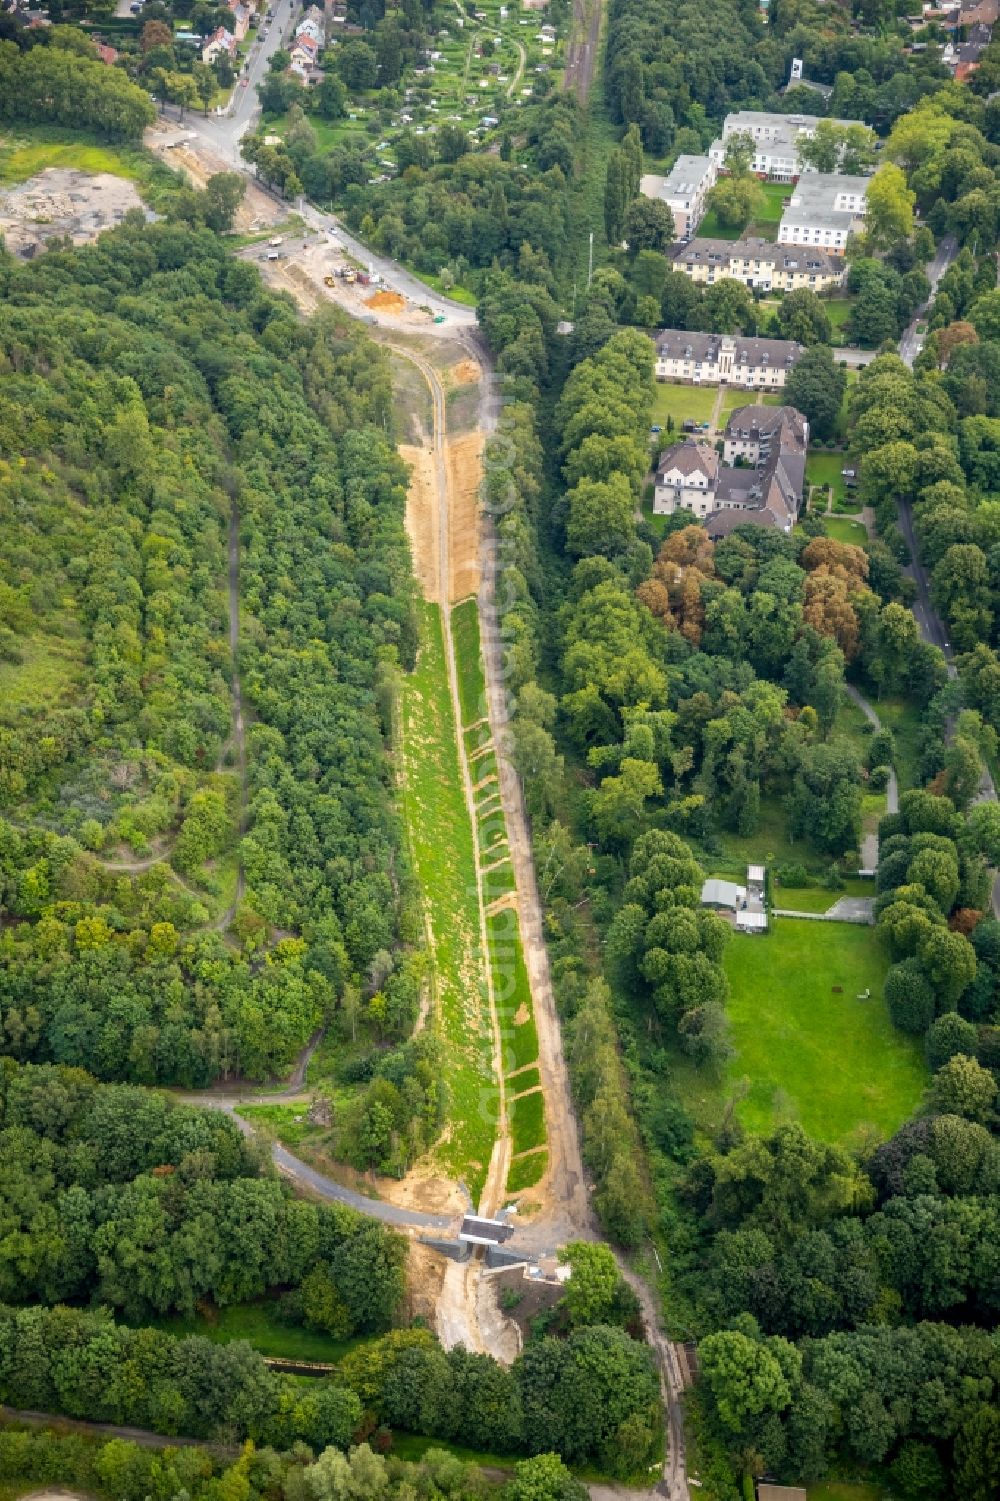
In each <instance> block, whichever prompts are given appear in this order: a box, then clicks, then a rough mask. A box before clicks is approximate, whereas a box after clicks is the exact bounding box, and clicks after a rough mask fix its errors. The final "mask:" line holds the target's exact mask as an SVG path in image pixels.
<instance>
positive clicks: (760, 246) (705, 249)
mask: <svg viewBox="0 0 1000 1501" xmlns="http://www.w3.org/2000/svg"><path fill="white" fill-rule="evenodd" d="M673 258H674V263H675V264H678V265H683V266H689V265H690V266H702V265H707V266H713V265H720V266H721V265H725V266H728V265H730V264H731V263H732V262H733V261H747V260H752V261H759V262H760V263H761V264H764V265H769V266H774V267H776V268H777V269H778V270H780V271H814V272H815V271H819V272H823V271H826V272H837V273H838V274H839V273H840V272H841V271H842V270H843V260H842V258H841V257H840V256H833V255H831V254H830V253H829V251H827V250H821V249H818V248H817V249H812V248H810V247H805V248H802V247H799V246H790V245H775V244H774V243H773V241H771V240H762V239H758V238H756V237H750V238H749V239H745V240H710V239H706V238H699V239H694V240H692V241H691V242H690V244H688V245H678V246H677V247H676V248H675V250H674V255H673Z"/></svg>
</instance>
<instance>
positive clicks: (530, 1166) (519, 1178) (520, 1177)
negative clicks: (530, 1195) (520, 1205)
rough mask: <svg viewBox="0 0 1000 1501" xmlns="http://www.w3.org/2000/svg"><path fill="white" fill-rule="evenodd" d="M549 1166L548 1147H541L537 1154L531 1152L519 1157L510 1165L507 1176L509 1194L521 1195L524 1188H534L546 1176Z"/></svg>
mask: <svg viewBox="0 0 1000 1501" xmlns="http://www.w3.org/2000/svg"><path fill="white" fill-rule="evenodd" d="M548 1165H549V1150H548V1147H540V1148H539V1149H538V1151H536V1152H530V1153H529V1154H528V1155H527V1156H525V1157H519V1158H518V1159H517V1161H516V1162H512V1163H511V1165H510V1171H509V1172H508V1174H507V1192H508V1193H509V1194H516V1193H520V1192H521V1190H522V1189H524V1188H534V1186H535V1184H536V1183H538V1182H539V1181H540V1180H541V1179H542V1177H543V1176H544V1174H545V1169H546V1168H547V1167H548Z"/></svg>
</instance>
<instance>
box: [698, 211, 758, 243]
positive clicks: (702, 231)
mask: <svg viewBox="0 0 1000 1501" xmlns="http://www.w3.org/2000/svg"><path fill="white" fill-rule="evenodd" d="M697 233H698V235H699V236H704V237H707V238H708V239H711V240H738V239H739V237H740V235H741V234H743V233H744V231H743V230H742V229H734V228H733V226H732V225H731V224H720V223H719V217H718V215H717V214H716V212H715V209H714V208H710V209H709V211H708V213H707V214H706V215H705V217H704V219H702V221H701V223H700V224H699V225H698V230H697ZM746 233H749V231H746Z"/></svg>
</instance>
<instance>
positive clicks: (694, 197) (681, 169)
mask: <svg viewBox="0 0 1000 1501" xmlns="http://www.w3.org/2000/svg"><path fill="white" fill-rule="evenodd" d="M718 175H719V170H718V168H717V167H716V165H715V163H714V162H713V161H712V160H711V159H710V158H709V157H707V156H679V157H678V158H677V160H676V161H675V162H674V165H673V167H672V168H671V169H670V173H669V175H668V176H667V177H659V176H657V175H656V174H655V173H653V172H648V173H646V175H645V176H644V177H643V179H642V182H641V184H640V190H641V192H642V193H643V194H644V195H645V197H647V198H659V199H660V200H661V202H663V203H665V204H666V205H667V207H668V208H669V209H670V212H671V213H672V214H673V216H674V233H675V234H676V236H677V238H678V239H688V238H690V236H691V235H693V234H694V232H695V230H696V229H697V228H698V225H699V224H700V223H701V220H702V218H703V217H704V214H705V207H706V199H707V198H708V195H709V192H710V191H711V189H712V188H713V187H714V186H715V182H716V179H717V177H718Z"/></svg>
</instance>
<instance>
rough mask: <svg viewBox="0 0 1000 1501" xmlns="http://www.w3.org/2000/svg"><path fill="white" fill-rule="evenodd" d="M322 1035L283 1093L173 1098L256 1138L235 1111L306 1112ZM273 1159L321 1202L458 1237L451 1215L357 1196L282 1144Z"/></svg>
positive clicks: (400, 1226) (274, 1150)
mask: <svg viewBox="0 0 1000 1501" xmlns="http://www.w3.org/2000/svg"><path fill="white" fill-rule="evenodd" d="M321 1037H322V1032H316V1033H314V1034H313V1036H312V1037H311V1038H310V1040H309V1044H308V1046H307V1047H306V1048H305V1050H304V1052H303V1053H302V1054H301V1056H300V1058H299V1060H298V1062H297V1063H296V1065H295V1068H294V1069H293V1071H292V1074H291V1077H290V1079H289V1081H288V1086H287V1087H286V1088H285V1089H280V1090H276V1091H274V1092H272V1093H270V1094H257V1093H253V1092H252V1091H250V1090H244V1091H241V1092H240V1093H235V1094H233V1093H230V1094H224V1093H223V1092H222V1091H221V1090H211V1089H205V1090H196V1091H192V1092H185V1093H180V1092H178V1094H177V1095H176V1098H178V1099H180V1100H182V1101H183V1102H184V1104H186V1105H199V1106H201V1107H202V1108H203V1109H207V1110H221V1111H222V1112H223V1114H224V1115H228V1116H229V1118H230V1119H231V1120H232V1121H234V1122H235V1123H236V1126H237V1127H238V1129H239V1130H240V1131H242V1133H243V1135H244V1136H249V1137H254V1136H256V1135H257V1132H256V1129H255V1127H254V1126H253V1125H252V1123H251V1122H250V1121H248V1120H244V1118H243V1117H242V1116H241V1115H237V1113H236V1111H237V1107H238V1106H240V1105H280V1104H286V1105H287V1104H291V1103H293V1102H294V1101H298V1100H301V1101H302V1106H303V1109H305V1107H306V1105H307V1103H308V1101H307V1099H306V1097H305V1096H303V1095H302V1093H301V1091H302V1083H303V1080H304V1078H305V1071H306V1065H307V1064H308V1062H309V1059H310V1058H311V1057H312V1055H313V1053H314V1052H315V1050H316V1048H317V1046H318V1045H319V1042H320V1039H321ZM271 1158H272V1161H273V1162H274V1165H275V1167H276V1168H277V1169H278V1171H279V1173H283V1174H284V1176H285V1177H286V1178H290V1179H291V1180H292V1181H293V1182H294V1183H298V1184H300V1185H302V1186H303V1187H304V1188H308V1189H310V1190H311V1191H312V1192H313V1193H315V1194H318V1195H319V1197H320V1198H321V1199H326V1200H328V1201H329V1202H331V1203H335V1204H347V1205H348V1206H349V1208H351V1209H356V1210H357V1211H358V1212H359V1214H367V1215H370V1216H371V1218H372V1219H376V1220H382V1221H383V1222H384V1223H385V1224H387V1225H394V1226H395V1227H396V1228H397V1229H400V1230H436V1231H438V1232H439V1233H443V1234H446V1235H457V1234H458V1220H457V1219H456V1217H455V1216H454V1215H445V1214H426V1213H425V1212H424V1211H423V1210H421V1209H407V1208H405V1207H403V1206H402V1205H399V1204H390V1203H388V1202H387V1201H386V1200H385V1199H370V1198H368V1196H367V1195H366V1194H360V1193H357V1192H355V1190H354V1189H353V1188H345V1187H344V1185H343V1184H342V1183H337V1182H336V1181H335V1179H333V1178H328V1177H327V1175H326V1174H325V1173H321V1172H319V1171H318V1170H317V1169H316V1168H314V1167H310V1166H309V1164H308V1163H307V1162H303V1161H302V1160H301V1158H299V1157H296V1156H294V1155H293V1153H291V1152H289V1151H288V1149H287V1147H283V1146H282V1145H281V1144H280V1142H273V1143H272V1145H271Z"/></svg>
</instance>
